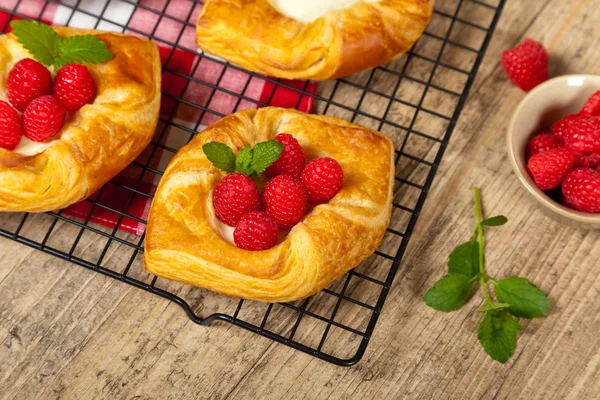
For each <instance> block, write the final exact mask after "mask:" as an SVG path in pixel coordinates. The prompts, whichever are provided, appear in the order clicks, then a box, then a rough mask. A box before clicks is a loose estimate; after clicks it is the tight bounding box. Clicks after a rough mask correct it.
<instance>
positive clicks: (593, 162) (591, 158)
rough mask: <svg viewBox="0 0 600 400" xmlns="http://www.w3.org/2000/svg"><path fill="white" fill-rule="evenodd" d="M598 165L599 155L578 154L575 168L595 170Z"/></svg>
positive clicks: (599, 161)
mask: <svg viewBox="0 0 600 400" xmlns="http://www.w3.org/2000/svg"><path fill="white" fill-rule="evenodd" d="M598 163H600V153H579V154H577V161H576V162H575V166H576V167H587V168H595V167H596V166H597V165H598Z"/></svg>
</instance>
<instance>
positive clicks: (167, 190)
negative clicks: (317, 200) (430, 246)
mask: <svg viewBox="0 0 600 400" xmlns="http://www.w3.org/2000/svg"><path fill="white" fill-rule="evenodd" d="M282 132H285V133H289V134H291V135H293V136H294V137H295V138H296V139H297V140H298V141H299V142H300V144H301V146H302V147H303V149H304V151H305V153H306V156H307V158H308V159H313V158H316V157H324V156H328V157H332V158H335V159H336V160H338V162H339V163H340V165H341V166H342V168H343V170H344V185H343V187H342V190H341V191H340V192H339V193H338V194H337V195H336V196H335V197H334V198H333V199H332V200H331V201H330V202H329V203H328V204H322V205H319V206H317V207H315V208H314V209H312V211H311V212H310V213H309V214H308V215H307V216H306V217H305V219H304V220H303V221H302V222H300V223H299V224H297V225H296V226H295V227H294V228H292V230H291V231H290V232H289V233H288V235H287V237H286V238H285V239H284V240H283V242H281V243H279V244H278V245H276V246H275V247H273V248H271V249H269V250H265V251H257V252H251V251H246V250H242V249H240V248H237V247H236V246H234V245H231V244H230V243H229V242H227V241H226V240H225V239H223V238H222V237H221V235H220V234H219V233H218V226H217V220H216V217H215V212H214V208H213V205H212V192H213V188H214V187H215V185H216V184H217V183H218V182H219V181H220V180H221V179H222V178H223V176H224V175H223V173H222V172H221V171H220V170H218V169H216V168H214V167H213V166H212V164H211V163H210V161H208V159H207V158H206V156H205V155H204V152H203V151H202V146H203V145H204V144H205V143H207V142H211V141H218V142H222V143H225V144H227V145H229V146H230V147H232V148H233V149H234V152H237V151H238V150H239V149H241V148H243V147H244V146H245V145H247V144H250V145H253V144H255V143H258V142H262V141H265V140H270V139H272V138H274V137H275V136H276V135H277V134H278V133H282ZM393 156H394V147H393V145H392V143H391V141H390V140H389V139H388V138H386V137H385V136H383V135H382V134H380V133H378V132H375V131H372V130H369V129H366V128H363V127H361V126H358V125H355V124H351V123H349V122H346V121H343V120H339V119H336V118H332V117H326V116H315V115H308V114H304V113H301V112H299V111H296V110H287V109H280V108H273V107H269V108H263V109H260V110H258V111H256V110H245V111H241V112H238V113H236V114H232V115H230V116H228V117H225V118H223V119H221V120H220V121H218V122H217V123H215V124H214V125H212V126H210V127H209V128H207V129H206V130H204V131H203V132H202V133H200V134H198V135H197V136H196V137H195V138H194V140H192V141H191V142H190V143H189V144H188V145H187V146H185V147H183V148H182V149H181V150H180V151H179V152H178V153H177V155H176V156H175V157H174V158H173V160H171V163H170V164H169V166H168V167H167V170H166V172H165V174H164V176H163V177H162V180H161V182H160V185H159V187H158V190H157V192H156V195H155V198H154V201H153V203H152V207H151V209H150V216H149V219H148V228H147V231H146V241H145V252H144V268H145V269H146V270H147V271H148V272H150V273H152V274H155V275H158V276H161V277H164V278H167V279H172V280H175V281H179V282H182V283H186V284H190V285H194V286H199V287H203V288H207V289H210V290H213V291H216V292H219V293H222V294H226V295H229V296H233V297H239V298H244V299H251V300H259V301H265V302H285V301H293V300H298V299H302V298H305V297H308V296H310V295H313V294H315V293H317V292H318V291H320V290H321V289H323V288H324V287H326V286H327V285H328V284H329V283H331V282H332V281H333V280H335V279H337V278H339V277H340V276H342V275H343V274H345V273H346V272H347V271H349V270H350V269H352V268H354V267H356V266H357V265H358V264H360V263H361V262H362V261H363V260H364V259H365V258H367V257H368V256H369V255H371V254H372V253H373V252H374V251H375V250H376V249H377V247H378V246H379V243H380V242H381V240H382V238H383V235H384V233H385V231H386V228H387V226H388V224H389V220H390V216H391V203H392V190H393V185H394V158H393Z"/></svg>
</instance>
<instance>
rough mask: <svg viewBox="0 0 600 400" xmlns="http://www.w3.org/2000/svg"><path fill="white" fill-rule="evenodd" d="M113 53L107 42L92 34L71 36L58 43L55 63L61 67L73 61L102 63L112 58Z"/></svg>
mask: <svg viewBox="0 0 600 400" xmlns="http://www.w3.org/2000/svg"><path fill="white" fill-rule="evenodd" d="M112 58H113V55H112V53H111V52H110V51H109V50H108V48H107V47H106V43H104V42H103V41H102V40H100V39H98V38H97V37H96V36H92V35H79V36H70V37H68V38H65V39H63V40H62V41H61V42H60V43H59V44H58V55H57V57H56V60H55V62H54V65H56V66H57V67H61V66H63V65H67V64H71V63H79V64H83V63H92V64H95V63H102V62H106V61H109V60H112Z"/></svg>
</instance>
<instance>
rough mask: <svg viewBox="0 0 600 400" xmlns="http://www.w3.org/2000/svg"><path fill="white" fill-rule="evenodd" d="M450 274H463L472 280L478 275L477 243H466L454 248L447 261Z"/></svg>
mask: <svg viewBox="0 0 600 400" xmlns="http://www.w3.org/2000/svg"><path fill="white" fill-rule="evenodd" d="M448 272H449V273H450V274H463V275H465V276H468V277H469V278H473V277H474V276H475V275H477V274H478V273H479V243H478V242H467V243H463V244H461V245H460V246H458V247H457V248H455V249H454V250H453V251H452V253H450V258H449V259H448Z"/></svg>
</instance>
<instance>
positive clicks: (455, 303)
mask: <svg viewBox="0 0 600 400" xmlns="http://www.w3.org/2000/svg"><path fill="white" fill-rule="evenodd" d="M472 287H473V283H472V282H471V280H470V278H469V277H468V276H466V275H462V274H450V275H446V276H444V277H443V278H442V279H440V280H439V281H437V283H436V284H435V285H433V287H432V288H431V289H429V291H428V292H427V293H426V294H425V296H424V297H423V299H424V300H425V303H427V305H428V306H429V307H431V308H434V309H436V310H440V311H446V312H448V311H454V310H458V309H459V308H461V307H462V306H463V304H465V302H466V301H467V298H468V297H469V294H471V288H472Z"/></svg>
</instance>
